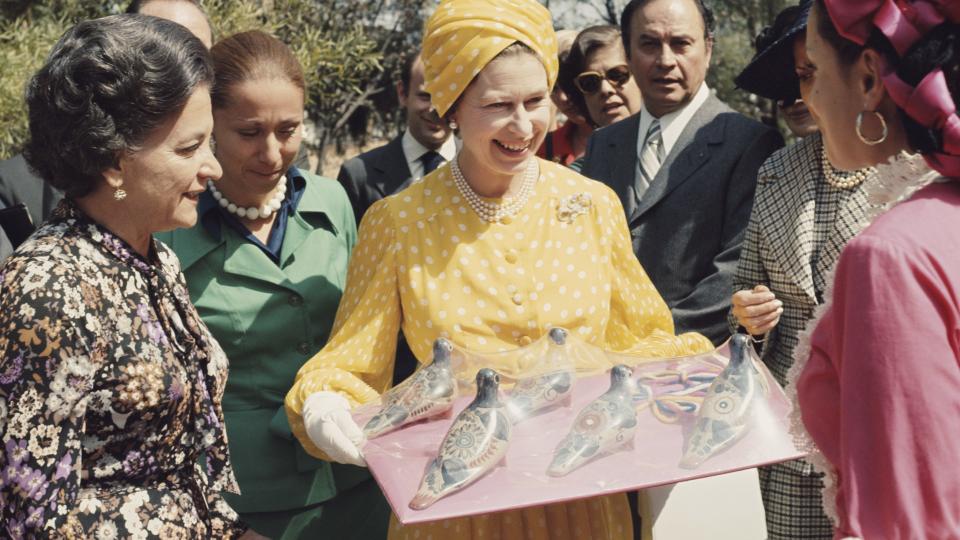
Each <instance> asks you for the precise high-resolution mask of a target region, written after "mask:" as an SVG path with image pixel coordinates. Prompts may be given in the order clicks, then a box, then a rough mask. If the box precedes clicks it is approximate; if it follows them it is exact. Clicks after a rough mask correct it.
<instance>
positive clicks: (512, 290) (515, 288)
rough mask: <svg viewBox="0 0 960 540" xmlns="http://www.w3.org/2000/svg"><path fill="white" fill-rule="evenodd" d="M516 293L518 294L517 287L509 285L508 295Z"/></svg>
mask: <svg viewBox="0 0 960 540" xmlns="http://www.w3.org/2000/svg"><path fill="white" fill-rule="evenodd" d="M516 292H517V286H516V285H513V284H510V285H507V294H514V293H516Z"/></svg>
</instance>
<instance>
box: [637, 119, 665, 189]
mask: <svg viewBox="0 0 960 540" xmlns="http://www.w3.org/2000/svg"><path fill="white" fill-rule="evenodd" d="M663 157H664V156H663V134H662V133H661V132H660V120H657V119H654V120H653V122H651V123H650V129H648V130H647V137H646V138H645V139H644V141H643V150H642V151H641V152H640V163H639V166H640V171H639V172H640V174H638V175H637V182H636V191H637V199H640V198H641V197H642V196H643V194H644V193H645V192H646V191H647V188H649V187H650V184H651V183H652V182H653V179H654V178H655V177H656V176H657V171H659V170H660V164H661V163H663Z"/></svg>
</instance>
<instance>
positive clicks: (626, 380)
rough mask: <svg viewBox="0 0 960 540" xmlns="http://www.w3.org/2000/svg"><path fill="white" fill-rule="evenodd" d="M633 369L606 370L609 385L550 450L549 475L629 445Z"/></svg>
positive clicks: (560, 473)
mask: <svg viewBox="0 0 960 540" xmlns="http://www.w3.org/2000/svg"><path fill="white" fill-rule="evenodd" d="M632 376H633V370H631V369H630V368H629V367H627V366H625V365H623V364H618V365H616V366H614V367H613V369H612V370H611V371H610V388H609V389H608V390H607V391H606V392H605V393H604V394H603V395H601V396H600V397H598V398H597V399H595V400H593V401H592V402H590V404H589V405H587V406H586V407H584V408H583V410H581V411H580V414H578V415H577V418H576V420H575V421H574V422H573V427H572V428H571V429H570V432H569V433H568V434H567V436H566V437H564V439H563V440H562V441H560V444H558V445H557V449H556V450H555V451H554V453H553V461H552V462H551V463H550V466H549V467H548V468H547V474H549V475H550V476H565V475H567V474H570V473H571V472H572V471H574V470H575V469H577V468H579V467H581V466H583V465H584V464H586V463H588V462H590V461H591V460H593V459H595V458H597V457H599V456H601V455H603V454H605V453H609V452H611V451H614V450H616V449H619V448H622V447H625V446H629V445H632V444H633V436H634V434H635V433H636V431H637V411H636V408H635V407H634V405H633V396H634V394H635V393H636V385H635V384H634V382H633V379H632V378H631V377H632Z"/></svg>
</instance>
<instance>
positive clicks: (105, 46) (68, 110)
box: [24, 14, 213, 198]
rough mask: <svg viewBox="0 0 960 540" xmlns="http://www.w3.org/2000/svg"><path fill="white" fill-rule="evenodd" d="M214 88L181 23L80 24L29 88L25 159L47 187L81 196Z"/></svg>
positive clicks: (141, 18) (129, 18)
mask: <svg viewBox="0 0 960 540" xmlns="http://www.w3.org/2000/svg"><path fill="white" fill-rule="evenodd" d="M212 82H213V66H212V64H211V62H210V56H209V53H208V52H207V49H206V47H204V45H203V43H201V42H200V40H199V39H197V38H196V37H195V36H194V35H193V34H191V33H190V31H188V30H187V29H186V28H184V27H182V26H180V25H179V24H176V23H173V22H170V21H167V20H163V19H158V18H156V17H150V16H147V15H135V14H122V15H113V16H110V17H104V18H102V19H95V20H90V21H83V22H81V23H79V24H77V25H76V26H74V27H73V28H71V29H70V30H67V32H66V33H65V34H64V35H63V37H61V38H60V41H58V42H57V44H56V45H54V47H53V51H52V52H51V53H50V56H49V57H47V61H46V64H44V66H43V67H42V68H40V70H39V71H38V72H37V73H36V74H35V75H34V76H33V78H32V79H31V80H30V83H29V84H28V85H27V92H26V101H27V109H28V113H29V125H30V139H29V141H28V142H27V144H26V147H25V149H24V155H25V157H26V159H27V162H28V163H29V164H30V166H31V167H33V169H34V170H36V171H37V173H38V174H39V175H40V176H41V177H42V178H43V179H44V180H46V181H47V182H49V183H50V184H51V185H53V186H54V187H56V188H59V189H61V190H63V192H64V193H65V194H66V195H67V196H68V197H73V198H76V197H83V196H84V195H87V194H88V193H90V192H91V191H92V190H93V189H94V187H95V186H96V185H97V182H100V181H101V180H102V179H103V171H104V170H106V169H108V168H110V167H114V166H116V164H117V161H118V158H119V157H120V155H121V154H122V153H123V152H129V151H133V150H136V149H137V147H138V146H139V145H140V144H142V143H143V141H144V140H145V139H146V138H147V137H148V136H149V134H150V133H151V132H152V131H153V130H154V129H156V128H157V127H158V126H159V125H161V124H162V123H163V122H164V121H165V120H167V119H168V118H169V117H170V116H171V115H173V114H176V113H178V112H179V111H180V110H181V109H182V108H183V106H184V105H185V104H186V102H187V100H188V99H189V97H190V96H191V95H192V94H193V92H194V91H195V90H196V89H197V88H198V87H200V86H206V87H209V86H211V84H212Z"/></svg>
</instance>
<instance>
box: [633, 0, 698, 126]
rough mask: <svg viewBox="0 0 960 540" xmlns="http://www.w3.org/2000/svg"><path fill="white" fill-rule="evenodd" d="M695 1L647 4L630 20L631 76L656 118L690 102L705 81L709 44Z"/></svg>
mask: <svg viewBox="0 0 960 540" xmlns="http://www.w3.org/2000/svg"><path fill="white" fill-rule="evenodd" d="M703 24H704V23H703V18H702V17H701V15H700V12H699V10H697V6H696V5H695V4H694V2H693V0H651V1H650V2H648V3H646V4H644V5H643V6H642V7H640V8H638V9H637V10H636V11H635V12H634V13H633V16H632V20H631V21H630V51H629V61H630V71H632V72H633V76H634V78H635V79H636V81H637V85H638V86H639V87H640V94H641V95H642V96H643V101H644V104H645V105H646V107H647V110H648V111H650V113H651V114H653V115H654V116H656V117H657V118H659V117H661V116H663V115H665V114H668V113H671V112H673V111H676V110H678V109H680V108H682V107H683V106H684V105H686V104H687V103H689V102H690V100H691V99H693V96H694V95H695V94H696V93H697V90H699V89H700V85H701V84H702V83H703V79H704V78H705V77H706V76H707V68H708V67H709V66H710V55H711V53H712V50H713V42H712V41H708V40H706V39H705V38H704V26H703Z"/></svg>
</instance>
